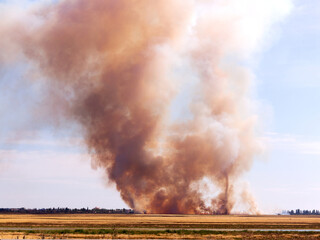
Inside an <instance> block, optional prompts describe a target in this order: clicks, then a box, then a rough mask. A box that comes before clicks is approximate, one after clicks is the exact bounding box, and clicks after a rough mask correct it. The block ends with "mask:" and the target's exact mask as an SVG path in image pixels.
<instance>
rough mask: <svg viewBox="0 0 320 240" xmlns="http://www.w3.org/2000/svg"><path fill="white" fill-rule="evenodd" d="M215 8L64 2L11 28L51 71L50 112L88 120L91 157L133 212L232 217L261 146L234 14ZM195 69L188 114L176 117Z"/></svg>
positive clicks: (141, 1)
mask: <svg viewBox="0 0 320 240" xmlns="http://www.w3.org/2000/svg"><path fill="white" fill-rule="evenodd" d="M209 2H210V1H209ZM212 3H214V4H216V5H217V8H218V7H219V6H220V5H222V6H223V5H225V4H227V1H226V2H225V3H222V2H219V1H212V2H210V3H208V1H198V2H197V1H186V0H161V1H158V0H154V1H153V0H95V1H88V0H66V1H60V2H59V3H58V4H54V5H50V6H49V7H48V6H46V7H41V8H37V9H36V10H33V13H32V14H33V16H34V17H35V19H36V20H34V21H33V22H32V24H31V23H30V22H28V23H24V22H20V23H16V25H15V27H12V28H11V32H10V31H8V30H6V31H7V34H9V35H10V36H11V37H12V39H13V40H12V41H15V42H17V43H18V44H17V45H19V46H20V47H21V49H22V51H23V53H24V55H25V56H26V57H27V58H28V59H29V60H31V62H32V63H33V64H34V66H35V68H36V69H38V71H39V72H40V73H41V75H42V76H43V77H44V78H46V81H47V86H48V89H49V91H48V93H47V94H48V97H47V99H46V102H48V101H51V104H50V106H51V107H50V111H52V114H53V116H54V115H60V117H64V118H66V119H67V120H72V121H76V122H77V123H79V124H80V125H81V126H82V128H83V132H84V138H85V141H86V144H87V146H88V149H89V151H90V153H91V154H92V156H93V161H94V164H95V165H96V166H97V167H100V168H103V169H104V170H105V172H106V174H107V176H108V179H109V181H110V182H112V183H115V184H116V187H117V189H118V191H119V192H120V194H121V197H122V199H123V200H124V201H125V202H126V203H127V204H128V206H130V207H131V208H134V209H136V210H138V211H143V210H146V211H147V212H149V213H188V214H194V213H212V212H216V213H224V214H226V213H230V211H231V210H232V208H233V206H234V204H235V202H236V201H239V199H237V196H235V195H236V194H235V192H236V189H235V185H234V183H235V181H236V180H237V179H238V178H239V176H240V175H241V174H242V173H244V172H245V171H247V170H248V169H249V168H250V165H251V162H252V159H253V157H254V155H255V154H256V153H257V149H258V147H257V146H258V144H257V140H256V138H255V136H254V124H255V118H254V117H253V116H252V115H250V106H249V100H248V98H247V95H248V88H249V85H250V81H249V79H250V77H249V73H248V72H247V70H245V69H244V68H242V67H241V66H240V65H239V64H237V62H238V61H239V59H238V58H239V56H238V55H237V54H238V53H237V51H240V50H239V47H238V45H239V44H240V43H238V42H237V41H238V39H237V24H236V23H237V21H238V18H237V17H238V16H231V17H228V18H227V19H225V18H221V16H220V15H219V14H218V15H215V14H214V13H212V14H208V13H203V12H202V11H201V10H199V9H201V7H202V8H204V9H205V8H206V4H212ZM220 7H221V6H220ZM240 45H241V44H240ZM186 59H187V62H188V64H186V65H185V66H187V67H185V68H184V73H183V74H177V73H176V72H177V71H176V70H175V68H176V67H177V66H178V65H179V64H180V63H182V62H184V61H185V60H186ZM189 75H193V76H194V78H195V79H196V81H195V83H194V87H192V88H193V90H194V93H193V95H192V96H190V99H187V100H188V101H190V104H189V110H190V111H189V115H190V116H187V117H185V118H184V119H181V120H171V117H170V111H171V104H172V102H173V101H174V99H175V96H176V95H177V94H178V93H179V89H180V86H183V85H184V84H185V83H186V82H187V81H188V79H190V77H189ZM46 107H47V106H46ZM52 107H53V108H52ZM173 111H174V110H173ZM204 180H206V181H209V182H211V183H212V184H213V185H214V188H215V190H214V191H215V195H212V194H211V196H210V197H209V200H208V197H206V195H208V193H206V192H205V190H204V188H202V187H200V186H201V182H203V181H204ZM209 195H210V194H209ZM239 197H240V198H241V196H239ZM245 198H248V195H246V196H245ZM249 204H254V202H252V203H251V202H250V203H249Z"/></svg>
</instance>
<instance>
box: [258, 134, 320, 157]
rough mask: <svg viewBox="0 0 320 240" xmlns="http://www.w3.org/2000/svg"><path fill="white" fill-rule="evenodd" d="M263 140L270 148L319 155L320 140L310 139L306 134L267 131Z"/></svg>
mask: <svg viewBox="0 0 320 240" xmlns="http://www.w3.org/2000/svg"><path fill="white" fill-rule="evenodd" d="M263 140H264V141H265V142H266V143H267V144H268V145H269V146H270V148H271V149H281V150H288V151H291V152H294V153H298V154H311V155H320V140H318V139H311V138H310V137H308V136H303V135H293V134H282V133H276V132H267V133H265V135H264V137H263Z"/></svg>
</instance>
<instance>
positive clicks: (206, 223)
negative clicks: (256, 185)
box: [0, 214, 320, 239]
mask: <svg viewBox="0 0 320 240" xmlns="http://www.w3.org/2000/svg"><path fill="white" fill-rule="evenodd" d="M0 238H1V239H5V238H7V239H8V238H14V239H17V238H19V239H22V238H25V239H31V238H32V239H40V238H46V239H49V238H50V239H53V238H57V239H59V238H64V239H66V238H70V239H72V238H73V239H75V238H78V239H80V238H86V239H88V238H91V239H97V238H127V239H128V238H135V239H139V238H149V239H151V238H157V239H159V238H184V239H186V238H199V239H203V238H210V239H320V217H319V216H275V215H259V216H251V215H250V216H249V215H218V216H217V215H214V216H213V215H155V214H152V215H151V214H150V215H148V214H136V215H124V214H123V215H111V214H110V215H108V214H56V215H55V214H50V215H40V214H38V215H26V214H2V215H0Z"/></svg>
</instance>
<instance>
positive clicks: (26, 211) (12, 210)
mask: <svg viewBox="0 0 320 240" xmlns="http://www.w3.org/2000/svg"><path fill="white" fill-rule="evenodd" d="M1 213H19V214H66V213H67V214H82V213H92V214H133V213H135V212H134V211H133V210H132V209H125V208H121V209H105V208H92V209H89V208H32V209H31V208H0V214H1Z"/></svg>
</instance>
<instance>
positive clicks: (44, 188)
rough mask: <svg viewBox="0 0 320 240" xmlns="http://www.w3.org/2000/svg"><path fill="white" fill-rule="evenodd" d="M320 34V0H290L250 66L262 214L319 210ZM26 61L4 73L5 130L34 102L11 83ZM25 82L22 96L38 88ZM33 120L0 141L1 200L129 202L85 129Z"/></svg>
mask: <svg viewBox="0 0 320 240" xmlns="http://www.w3.org/2000/svg"><path fill="white" fill-rule="evenodd" d="M1 2H3V1H1V0H0V3H1ZM25 2H26V3H27V2H28V1H25ZM319 40H320V2H319V1H317V0H296V1H293V8H292V9H291V12H290V14H289V15H288V16H287V17H285V18H284V19H282V20H281V21H280V22H278V23H276V24H275V25H274V27H273V28H272V38H271V40H270V41H269V42H268V44H266V46H265V47H264V49H263V50H262V51H261V52H259V54H258V55H257V57H256V58H254V62H252V63H251V66H250V68H251V69H253V70H252V71H253V74H254V75H255V86H254V88H255V89H254V98H255V100H256V102H257V112H258V115H259V119H262V121H261V122H260V126H259V128H260V129H261V132H262V133H261V135H260V137H261V138H262V139H263V140H264V141H265V143H266V146H267V149H266V151H265V153H263V154H262V155H261V156H258V157H257V159H256V160H255V161H254V163H253V166H252V168H251V169H250V171H249V172H248V173H246V174H245V175H244V177H243V180H244V181H245V182H247V184H248V186H249V189H250V190H251V192H252V194H253V196H254V197H255V198H256V201H257V205H258V207H259V208H260V209H261V210H262V212H264V213H276V212H279V211H281V210H284V209H297V208H300V209H320V204H319V202H320V174H319V170H320V125H319V124H318V123H319V121H320V109H319V107H318V102H320V73H319V66H320V41H319ZM24 68H25V66H24V65H23V64H22V65H16V66H14V68H10V67H7V68H6V69H5V70H3V71H2V73H1V74H2V75H1V76H0V77H1V80H0V112H1V113H3V112H6V113H8V116H6V117H3V118H0V123H1V124H2V126H3V129H2V130H1V131H0V137H4V136H7V135H9V134H10V130H11V129H13V128H18V129H19V127H21V126H23V122H24V119H25V118H26V115H27V113H28V104H32V103H28V102H24V101H23V99H19V97H20V96H21V95H22V94H19V91H21V90H20V88H19V89H18V88H16V85H15V83H13V82H12V79H19V78H23V72H24ZM26 88H27V89H28V91H27V92H24V93H23V95H24V97H25V96H28V94H30V95H32V94H33V92H34V91H37V89H33V87H30V86H26ZM35 88H36V87H35ZM8 89H9V90H8ZM12 92H14V93H15V95H14V96H12V95H11V94H10V93H12ZM34 101H36V100H34ZM33 127H34V128H38V129H40V131H37V132H32V133H29V132H27V133H25V132H24V130H23V129H24V126H23V127H21V132H20V133H19V136H13V137H10V139H6V141H2V142H0V161H1V163H2V164H1V166H0V189H1V190H2V197H1V198H0V207H26V208H35V207H37V208H44V207H70V208H75V207H76V208H82V207H89V208H93V207H103V208H123V207H127V206H126V204H125V203H124V202H123V201H122V199H121V197H120V195H119V193H118V192H117V190H116V189H115V186H114V184H112V183H107V182H106V180H105V178H104V177H103V176H104V173H103V171H102V170H101V169H97V168H96V167H95V166H92V163H91V162H90V156H89V155H88V154H87V153H86V150H85V147H84V144H83V143H82V140H81V136H80V135H79V136H74V135H72V137H70V131H69V129H68V128H69V127H70V128H73V127H74V126H64V127H63V128H59V127H60V126H54V127H47V126H41V125H40V126H39V125H37V124H35V125H34V126H33ZM74 128H76V127H74Z"/></svg>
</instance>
